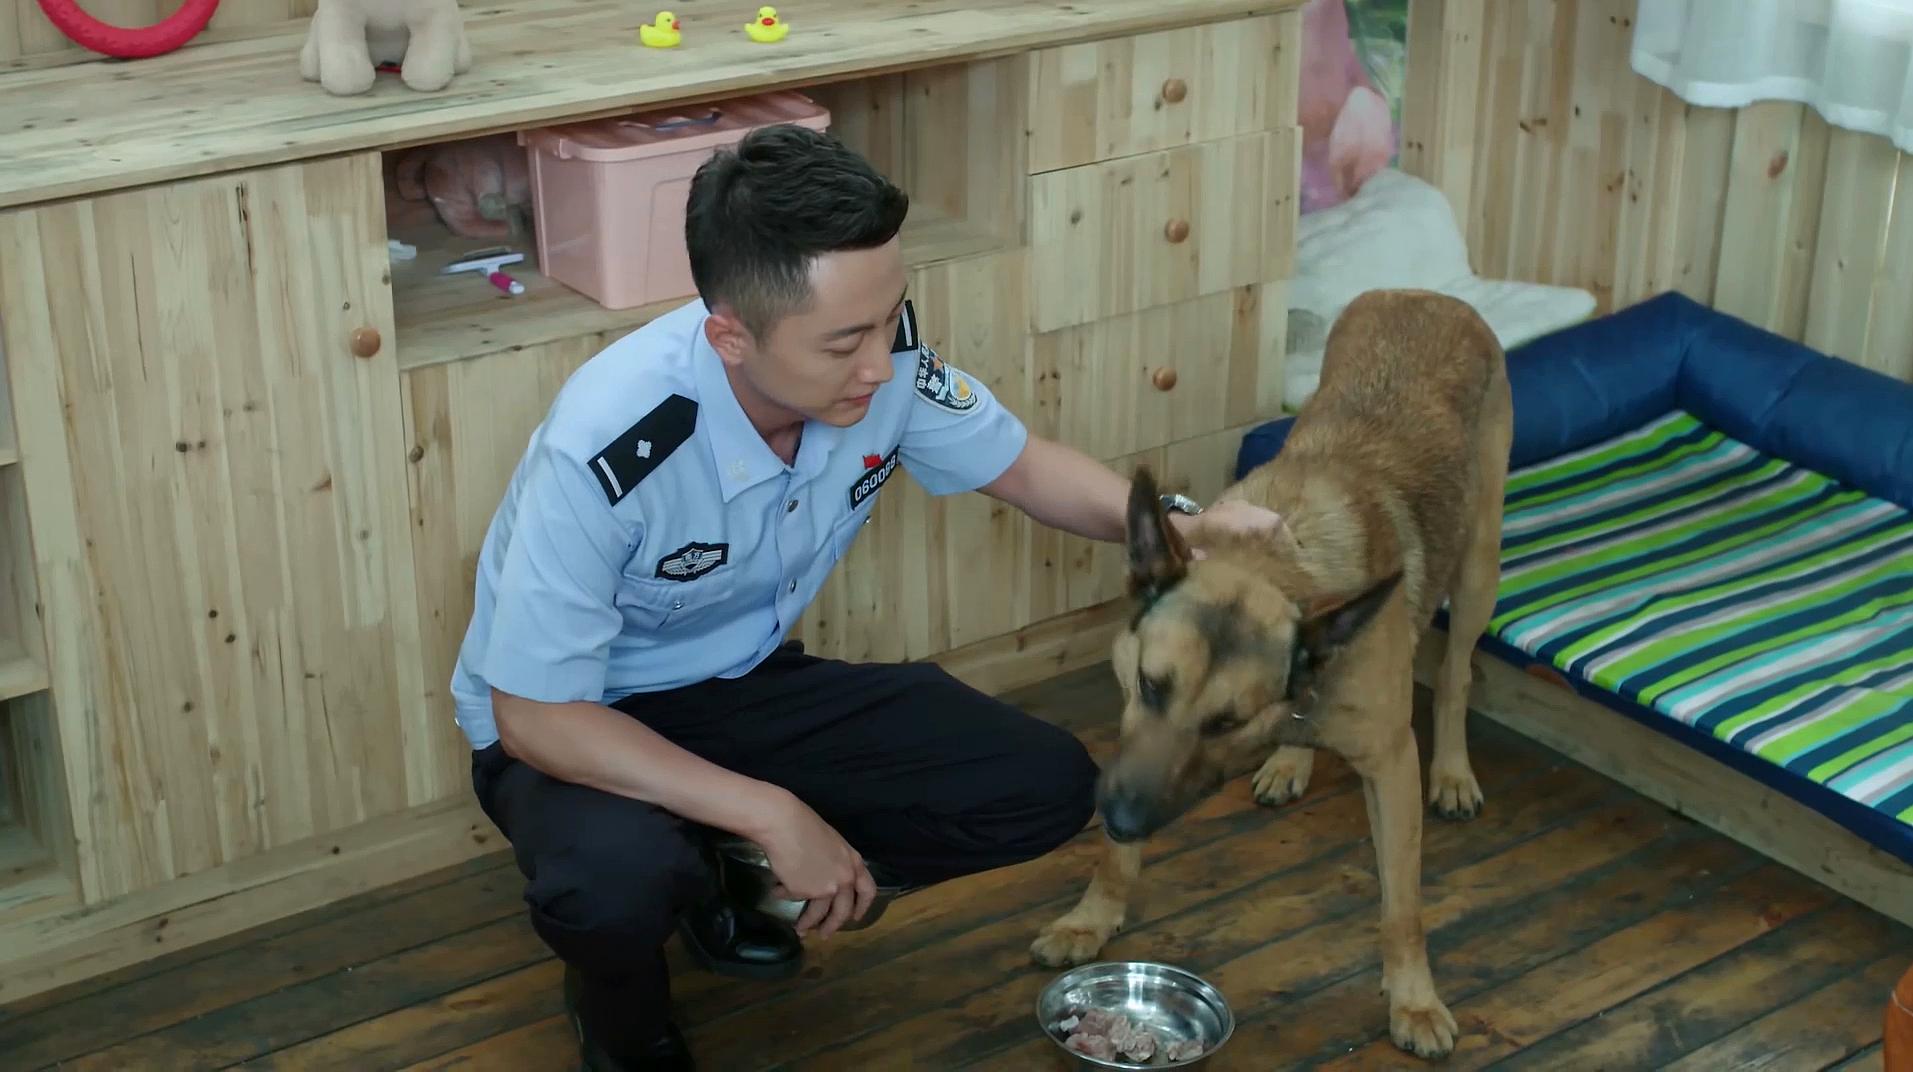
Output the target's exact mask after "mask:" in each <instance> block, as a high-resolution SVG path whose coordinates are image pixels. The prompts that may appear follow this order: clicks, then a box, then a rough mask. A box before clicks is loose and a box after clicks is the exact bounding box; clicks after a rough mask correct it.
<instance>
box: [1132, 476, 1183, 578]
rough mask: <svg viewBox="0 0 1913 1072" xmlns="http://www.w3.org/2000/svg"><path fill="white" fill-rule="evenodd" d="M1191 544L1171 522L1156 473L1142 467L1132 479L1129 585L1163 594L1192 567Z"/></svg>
mask: <svg viewBox="0 0 1913 1072" xmlns="http://www.w3.org/2000/svg"><path fill="white" fill-rule="evenodd" d="M1189 557H1190V556H1189V546H1188V545H1187V544H1185V543H1183V542H1182V536H1181V535H1180V534H1178V533H1177V532H1176V530H1175V529H1174V528H1173V527H1172V526H1171V525H1170V524H1169V515H1168V514H1167V513H1165V512H1164V511H1163V508H1162V494H1161V493H1160V492H1159V491H1157V490H1156V477H1155V474H1153V473H1151V472H1150V471H1149V467H1148V466H1146V465H1144V466H1138V467H1137V468H1136V475H1135V477H1134V478H1133V479H1131V480H1130V482H1129V588H1130V591H1131V592H1132V593H1136V594H1142V595H1150V596H1153V595H1160V594H1161V593H1162V592H1163V590H1165V589H1167V588H1168V587H1169V586H1171V585H1173V584H1175V583H1176V582H1177V581H1179V580H1181V579H1182V576H1183V574H1184V573H1185V572H1187V571H1188V568H1189Z"/></svg>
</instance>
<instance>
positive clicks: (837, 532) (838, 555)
mask: <svg viewBox="0 0 1913 1072" xmlns="http://www.w3.org/2000/svg"><path fill="white" fill-rule="evenodd" d="M872 513H873V511H872V510H870V509H869V508H865V509H863V510H859V511H857V512H856V513H853V514H850V515H849V516H847V517H845V518H844V519H843V520H841V521H839V522H837V527H836V528H834V529H832V530H830V539H828V540H826V541H825V542H824V546H825V547H826V548H828V549H829V550H830V560H831V561H832V562H839V561H842V560H843V557H844V556H845V555H847V554H849V553H850V546H851V544H853V543H855V542H856V540H857V537H858V536H859V535H861V534H862V533H863V531H864V529H865V527H867V526H868V525H869V524H870V518H871V515H872Z"/></svg>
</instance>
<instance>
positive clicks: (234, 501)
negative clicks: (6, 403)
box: [0, 155, 439, 901]
mask: <svg viewBox="0 0 1913 1072" xmlns="http://www.w3.org/2000/svg"><path fill="white" fill-rule="evenodd" d="M379 197H380V190H379V167H378V160H377V157H376V156H373V155H361V156H356V157H341V158H338V159H334V160H329V161H323V162H319V163H313V164H309V165H292V166H287V167H283V168H270V169H262V170H259V171H253V172H247V173H245V174H243V175H239V176H226V177H219V178H209V179H203V180H195V181H192V182H187V183H181V184H177V185H173V186H168V187H159V188H152V189H146V190H137V191H129V192H125V193H118V194H113V195H111V196H108V197H102V198H99V199H96V200H91V201H78V202H69V203H64V204H59V205H53V206H49V207H46V208H42V209H34V210H21V211H17V212H13V213H8V214H5V215H0V306H3V307H4V308H6V309H7V310H9V313H10V316H9V318H8V319H7V320H6V321H5V322H4V323H0V330H3V331H4V334H5V345H6V351H7V353H8V355H9V358H10V361H9V364H10V366H11V369H10V371H11V374H12V377H13V388H14V410H15V413H14V416H15V418H16V421H17V424H18V428H19V435H20V456H21V462H20V464H21V471H22V472H23V473H24V475H25V479H26V491H27V498H28V505H29V507H30V513H31V520H32V532H33V548H34V555H35V559H36V563H37V570H36V572H37V574H38V576H39V578H40V579H41V582H42V583H41V596H42V601H43V604H44V606H45V613H46V631H47V647H48V650H49V652H50V655H51V658H52V663H53V665H52V667H51V680H52V685H53V693H54V700H55V704H56V708H57V711H58V718H59V744H60V749H61V752H62V759H63V761H64V763H65V765H66V772H65V773H66V779H67V783H68V785H69V786H70V788H71V795H72V799H73V802H74V807H75V810H76V815H75V826H76V827H77V833H78V835H79V840H80V846H79V859H80V861H81V875H80V877H81V880H82V889H83V891H84V895H85V897H86V898H87V899H88V900H89V901H96V900H99V899H101V898H104V897H110V896H113V895H116V894H121V893H126V892H129V891H132V890H136V889H140V888H142V887H145V886H149V885H152V884H154V883H159V882H164V881H166V880H168V879H172V878H176V877H178V876H181V875H185V874H190V873H194V872H199V871H204V870H206V869H209V868H213V867H216V866H218V865H220V864H222V863H225V862H227V861H231V860H235V859H239V858H241V857H246V856H251V855H254V854H256V853H259V852H261V851H264V850H266V849H269V848H272V847H274V846H278V845H284V844H286V843H288V842H291V841H296V840H299V839H301V838H306V837H310V836H312V835H315V834H319V833H324V832H327V831H332V830H338V829H341V828H343V827H347V826H351V825H353V824H355V823H358V822H362V821H364V820H365V819H367V818H370V817H372V816H376V815H383V814H390V813H393V812H397V811H401V810H403V809H405V808H406V807H409V806H411V805H413V804H417V803H422V802H423V800H425V799H430V798H431V797H432V796H433V795H434V794H435V791H436V787H434V786H433V785H431V784H430V783H429V782H428V781H421V780H420V776H421V771H419V770H415V769H414V768H412V767H410V766H409V765H408V763H407V760H408V756H409V755H410V754H412V753H414V752H416V751H417V750H420V749H429V748H430V744H429V739H430V738H431V737H432V736H433V735H434V734H435V732H437V730H438V729H439V727H435V726H433V725H431V724H429V723H427V722H424V721H423V720H422V718H421V708H422V705H421V704H420V702H419V700H418V697H419V696H420V694H421V689H420V686H419V684H418V682H417V680H416V678H417V674H418V666H419V660H418V652H417V645H416V610H415V608H414V605H413V601H414V599H415V597H416V592H415V589H414V586H413V579H412V574H411V565H412V563H411V550H410V534H409V532H408V528H407V524H406V516H405V489H404V485H403V483H402V481H403V472H404V469H403V452H404V446H403V444H402V441H401V438H400V437H401V428H402V425H401V419H400V418H401V414H400V408H399V405H398V399H397V383H398V377H397V371H396V368H395V367H394V364H393V359H392V353H391V347H389V346H387V347H385V348H384V349H383V350H381V351H380V352H378V353H376V354H374V355H372V356H370V357H365V358H360V357H355V356H354V354H353V352H352V351H351V350H350V349H349V348H348V345H347V343H348V339H349V337H350V333H351V332H352V331H353V330H354V329H356V328H358V327H361V326H368V325H369V326H371V327H373V328H376V329H378V330H379V331H381V332H382V333H383V334H384V335H385V336H386V337H387V338H389V337H390V335H391V332H392V309H391V295H390V293H389V291H388V290H387V289H386V287H385V284H384V273H385V270H386V264H387V259H386V252H385V248H384V244H385V243H384V234H383V232H382V229H381V228H380V227H379V223H378V221H379V219H380V211H379V207H380V201H379ZM287 295H298V296H299V297H300V300H299V301H297V302H289V301H287V300H286V296H287ZM181 355H190V357H191V359H190V360H182V359H181Z"/></svg>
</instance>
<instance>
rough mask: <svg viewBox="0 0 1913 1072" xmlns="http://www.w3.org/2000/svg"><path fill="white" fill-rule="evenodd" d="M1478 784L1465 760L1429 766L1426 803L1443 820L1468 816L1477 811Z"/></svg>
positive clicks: (1472, 815) (1479, 791)
mask: <svg viewBox="0 0 1913 1072" xmlns="http://www.w3.org/2000/svg"><path fill="white" fill-rule="evenodd" d="M1482 802H1483V798H1482V795H1481V783H1480V782H1477V781H1475V772H1474V771H1473V770H1470V769H1469V767H1468V764H1467V763H1465V762H1464V763H1462V764H1460V765H1459V766H1444V765H1442V764H1439V763H1438V764H1435V765H1433V766H1432V767H1431V768H1430V770H1429V771H1428V804H1429V806H1430V807H1432V808H1434V809H1435V814H1436V815H1439V816H1441V817H1442V818H1444V819H1472V818H1474V817H1475V816H1476V815H1478V814H1480V812H1481V805H1482Z"/></svg>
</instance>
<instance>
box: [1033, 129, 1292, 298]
mask: <svg viewBox="0 0 1913 1072" xmlns="http://www.w3.org/2000/svg"><path fill="white" fill-rule="evenodd" d="M1300 146H1301V139H1300V131H1299V130H1298V129H1297V128H1294V127H1288V128H1284V129H1282V130H1280V131H1272V132H1264V133H1257V134H1250V135H1245V136H1243V137H1238V138H1229V139H1227V140H1224V141H1218V142H1209V143H1206V144H1202V145H1193V146H1187V147H1184V148H1180V149H1169V150H1165V151H1163V152H1157V153H1148V154H1145V155H1143V156H1133V157H1127V158H1125V159H1122V160H1115V161H1111V162H1108V163H1103V164H1089V165H1086V166H1084V167H1080V168H1070V169H1068V170H1064V171H1052V172H1048V173H1046V174H1043V175H1038V176H1035V177H1034V178H1032V179H1031V180H1030V302H1031V306H1030V324H1031V327H1032V329H1033V330H1035V331H1037V332H1046V331H1054V330H1057V329H1059V328H1065V327H1071V326H1074V325H1077V324H1086V323H1089V322H1091V321H1094V320H1101V319H1103V318H1105V317H1111V316H1120V315H1122V314H1124V313H1132V312H1136V311H1138V310H1142V309H1147V308H1151V307H1153V306H1158V305H1167V304H1170V303H1172V302H1178V301H1187V300H1188V299H1190V298H1196V297H1200V296H1202V295H1204V294H1215V293H1218V292H1220V291H1224V290H1229V289H1231V288H1234V287H1240V286H1246V285H1248V284H1251V283H1261V282H1267V281H1271V280H1276V279H1286V278H1288V276H1289V274H1290V272H1291V264H1292V262H1293V259H1294V248H1295V213H1296V205H1297V200H1298V199H1297V197H1296V184H1297V181H1298V173H1297V166H1298V161H1299V150H1300Z"/></svg>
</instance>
